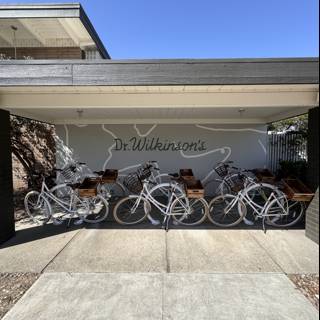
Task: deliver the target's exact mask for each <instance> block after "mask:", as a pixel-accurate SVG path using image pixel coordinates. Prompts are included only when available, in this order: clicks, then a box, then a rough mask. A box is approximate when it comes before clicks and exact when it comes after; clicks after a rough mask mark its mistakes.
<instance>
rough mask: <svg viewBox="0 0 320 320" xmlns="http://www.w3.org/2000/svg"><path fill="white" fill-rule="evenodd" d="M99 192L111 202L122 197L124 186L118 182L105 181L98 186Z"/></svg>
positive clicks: (124, 192)
mask: <svg viewBox="0 0 320 320" xmlns="http://www.w3.org/2000/svg"><path fill="white" fill-rule="evenodd" d="M99 193H100V194H101V195H102V196H103V197H104V198H108V197H110V200H111V201H112V202H114V201H117V200H118V199H121V198H123V197H124V196H125V195H126V191H125V188H124V186H123V185H122V184H120V183H119V182H114V183H105V184H103V185H101V186H100V188H99Z"/></svg>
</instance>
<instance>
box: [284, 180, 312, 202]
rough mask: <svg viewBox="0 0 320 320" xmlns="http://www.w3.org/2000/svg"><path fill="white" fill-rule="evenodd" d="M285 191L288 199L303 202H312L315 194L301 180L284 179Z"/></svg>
mask: <svg viewBox="0 0 320 320" xmlns="http://www.w3.org/2000/svg"><path fill="white" fill-rule="evenodd" d="M282 182H283V191H284V193H285V194H286V195H287V197H288V199H290V200H294V201H301V202H310V201H311V200H312V199H313V197H314V193H312V192H311V190H310V189H309V188H308V187H307V186H306V185H305V184H304V183H303V182H301V181H300V180H299V179H283V181H282Z"/></svg>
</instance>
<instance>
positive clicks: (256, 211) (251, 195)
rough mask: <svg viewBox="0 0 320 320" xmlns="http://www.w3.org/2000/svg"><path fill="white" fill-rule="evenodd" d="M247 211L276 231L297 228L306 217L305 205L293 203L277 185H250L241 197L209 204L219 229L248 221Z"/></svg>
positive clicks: (224, 196)
mask: <svg viewBox="0 0 320 320" xmlns="http://www.w3.org/2000/svg"><path fill="white" fill-rule="evenodd" d="M248 209H250V210H251V212H252V214H253V215H254V216H255V219H256V220H257V219H262V222H263V228H264V230H265V221H266V222H267V224H269V225H272V226H275V227H289V226H292V225H294V224H296V223H297V222H298V221H299V220H300V219H301V217H302V216H303V214H304V204H303V203H302V202H296V201H290V200H288V199H287V196H286V195H285V194H284V193H283V192H282V191H281V190H280V189H279V188H278V187H277V186H275V185H271V184H268V183H256V182H253V181H251V182H249V183H247V184H246V186H245V187H244V189H243V190H241V191H239V192H238V194H236V195H234V194H226V195H220V196H218V197H216V198H214V199H212V200H211V202H210V203H209V214H208V218H209V220H210V221H211V222H212V223H213V224H215V225H217V226H219V227H234V226H236V225H238V224H239V223H240V222H241V221H242V220H243V219H245V217H246V214H247V212H248Z"/></svg>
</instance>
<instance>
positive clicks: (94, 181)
mask: <svg viewBox="0 0 320 320" xmlns="http://www.w3.org/2000/svg"><path fill="white" fill-rule="evenodd" d="M100 181H101V180H100V178H85V179H84V181H83V182H82V183H81V185H80V187H79V189H78V193H79V196H80V197H95V196H96V195H97V194H98V191H97V188H98V185H99V183H100Z"/></svg>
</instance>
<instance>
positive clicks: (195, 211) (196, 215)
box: [170, 196, 209, 226]
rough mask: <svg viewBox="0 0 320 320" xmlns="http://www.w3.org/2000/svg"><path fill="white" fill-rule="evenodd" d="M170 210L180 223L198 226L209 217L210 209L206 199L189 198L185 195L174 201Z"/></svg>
mask: <svg viewBox="0 0 320 320" xmlns="http://www.w3.org/2000/svg"><path fill="white" fill-rule="evenodd" d="M170 211H171V214H172V217H173V219H174V220H175V221H177V222H178V223H179V224H182V225H185V226H196V225H199V224H201V223H202V222H203V221H204V220H205V219H206V218H207V215H208V211H209V210H208V204H207V201H206V200H205V199H203V198H200V199H188V198H186V197H184V196H183V197H180V198H177V199H176V200H174V201H173V203H172V206H171V210H170Z"/></svg>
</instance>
